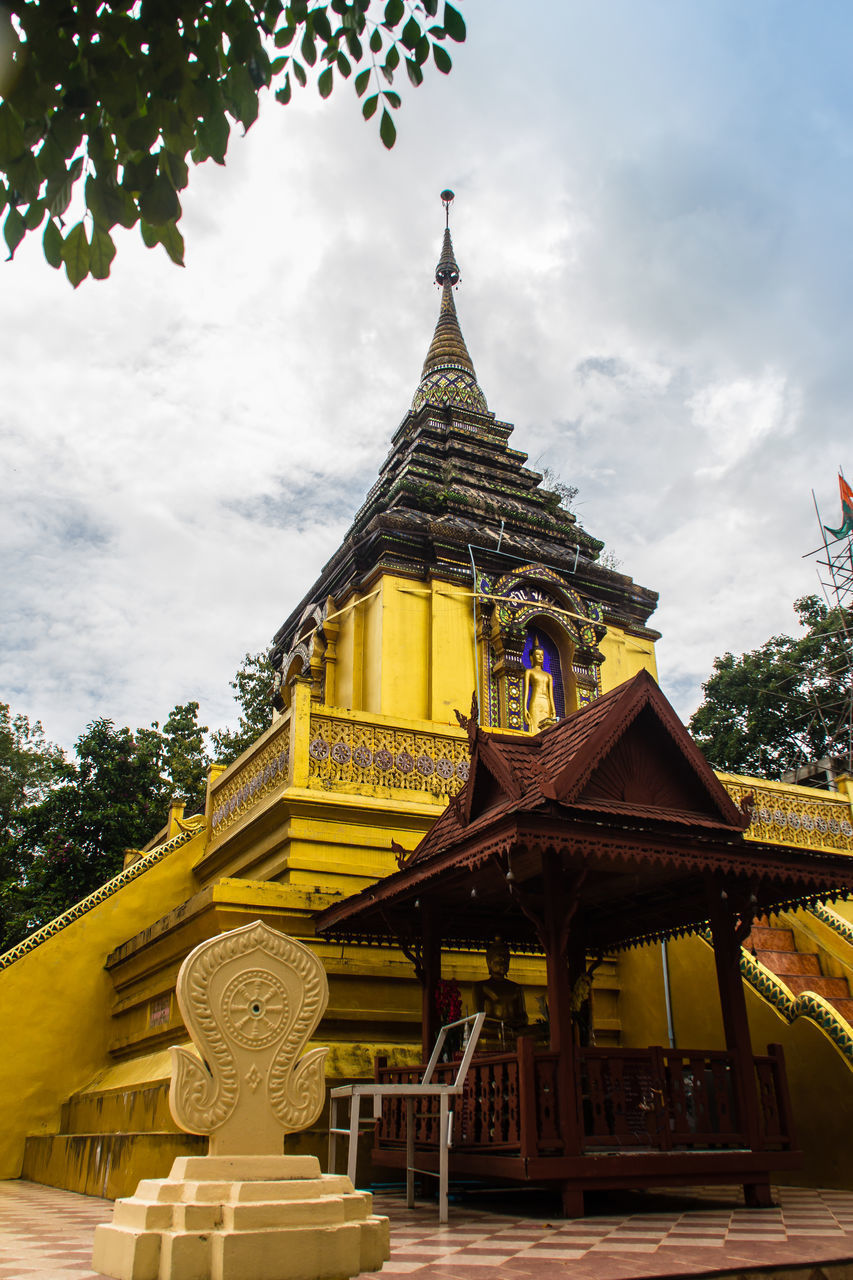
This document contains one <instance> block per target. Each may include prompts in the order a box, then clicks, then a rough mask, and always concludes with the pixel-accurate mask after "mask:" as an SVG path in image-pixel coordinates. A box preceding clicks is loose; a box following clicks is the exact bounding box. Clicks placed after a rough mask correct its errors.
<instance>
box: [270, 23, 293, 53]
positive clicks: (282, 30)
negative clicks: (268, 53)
mask: <svg viewBox="0 0 853 1280" xmlns="http://www.w3.org/2000/svg"><path fill="white" fill-rule="evenodd" d="M295 35H296V27H279V29H278V31H276V33H275V47H276V48H277V49H286V48H287V46H288V45H289V44H293V37H294V36H295Z"/></svg>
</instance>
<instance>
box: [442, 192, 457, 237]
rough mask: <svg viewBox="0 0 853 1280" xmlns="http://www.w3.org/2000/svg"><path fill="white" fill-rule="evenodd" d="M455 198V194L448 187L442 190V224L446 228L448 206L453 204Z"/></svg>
mask: <svg viewBox="0 0 853 1280" xmlns="http://www.w3.org/2000/svg"><path fill="white" fill-rule="evenodd" d="M455 199H456V197H455V195H454V194H453V192H452V191H450V190H449V189H448V190H447V191H442V193H441V203H442V204H443V205H444V225H445V227H448V228H449V226H450V206H451V205H452V204H453V201H454V200H455Z"/></svg>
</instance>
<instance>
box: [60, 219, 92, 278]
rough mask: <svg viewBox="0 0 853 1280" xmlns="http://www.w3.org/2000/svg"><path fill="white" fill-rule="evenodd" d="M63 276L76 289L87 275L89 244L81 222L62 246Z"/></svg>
mask: <svg viewBox="0 0 853 1280" xmlns="http://www.w3.org/2000/svg"><path fill="white" fill-rule="evenodd" d="M62 261H63V262H64V263H65V274H66V275H67V276H68V279H69V280H70V281H71V283H72V284H73V286H74V288H75V289H76V288H77V286H78V285H79V284H80V282H81V281H83V280H85V279H86V276H87V275H88V274H89V242H88V240H87V239H86V228H85V227H84V226H83V223H82V222H78V223H77V225H76V227H72V228H71V230H70V231H69V232H68V235H67V236H66V237H65V240H64V241H63V244H62Z"/></svg>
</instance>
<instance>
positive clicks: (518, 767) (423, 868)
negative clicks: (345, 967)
mask: <svg viewBox="0 0 853 1280" xmlns="http://www.w3.org/2000/svg"><path fill="white" fill-rule="evenodd" d="M460 719H461V720H462V722H463V723H464V724H465V725H466V726H467V729H468V734H469V741H470V748H471V768H470V775H469V778H468V781H467V783H466V786H465V788H464V790H463V791H462V792H461V793H460V795H459V796H457V798H456V799H455V800H454V801H452V802H451V804H450V805H449V806H448V807H447V809H446V810H445V811H444V813H443V814H442V816H441V817H440V818H439V819H438V821H437V822H436V823H435V826H434V827H433V828H432V830H431V831H430V832H429V833H428V835H427V836H426V837H425V838H424V839H423V840H422V841H421V843H420V844H419V845H418V846H417V848H416V849H415V850H414V851H413V852H412V853H410V854H408V855H402V856H401V858H400V869H399V870H398V871H397V872H395V873H394V874H393V875H391V876H389V877H387V878H386V879H385V880H382V881H380V882H379V883H377V884H375V885H373V886H371V887H370V888H368V889H365V890H363V891H362V892H361V893H358V894H356V895H354V896H352V897H350V898H346V899H344V900H343V901H341V902H340V903H337V904H335V905H333V906H332V907H329V908H328V909H327V910H326V911H324V912H323V913H322V914H321V916H320V917H319V918H318V920H317V928H318V931H319V932H321V933H324V934H326V935H327V936H335V937H340V938H345V939H350V940H359V941H362V942H367V943H370V942H374V943H384V944H387V943H388V942H389V941H392V942H393V941H396V942H397V943H398V945H400V946H401V947H402V948H403V949H404V951H405V952H406V954H408V955H409V956H410V957H411V958H412V960H413V961H414V963H415V967H416V970H417V973H418V976H419V978H420V980H421V982H422V984H423V1049H424V1061H426V1058H427V1056H428V1053H429V1049H430V1048H431V1046H432V1044H433V1043H434V1039H435V1035H436V1033H437V1014H436V1005H435V1000H434V991H435V986H436V983H437V981H438V979H439V977H440V971H441V947H442V944H450V945H457V946H464V947H478V946H479V947H483V946H485V945H486V944H487V943H488V942H489V940H490V939H491V938H492V937H494V935H495V933H496V931H497V932H499V933H500V934H501V935H502V937H503V938H505V939H506V941H507V942H508V943H509V945H510V947H512V948H513V949H515V950H523V951H534V952H539V953H544V956H545V964H546V972H547V1001H548V1011H549V1025H548V1040H547V1042H545V1043H542V1044H538V1043H536V1042H535V1037H533V1036H531V1035H519V1036H518V1039H517V1043H515V1044H514V1045H513V1046H512V1048H511V1049H509V1048H508V1049H507V1050H506V1051H500V1052H483V1053H478V1055H477V1056H476V1057H475V1059H474V1061H473V1063H472V1066H471V1070H470V1071H469V1075H468V1081H467V1083H466V1088H465V1094H464V1096H463V1100H462V1105H461V1107H460V1108H459V1109H458V1110H457V1114H456V1116H455V1119H454V1126H455V1128H454V1135H453V1151H452V1154H451V1169H452V1171H453V1172H454V1173H455V1174H456V1175H457V1176H472V1177H484V1176H485V1177H495V1178H500V1179H504V1180H511V1181H530V1182H546V1181H547V1182H556V1183H558V1184H559V1185H560V1187H561V1189H562V1195H563V1205H564V1210H565V1212H566V1214H567V1216H576V1215H579V1214H582V1213H583V1193H584V1191H585V1190H588V1189H593V1188H607V1187H610V1188H624V1187H641V1186H652V1185H672V1184H676V1183H685V1184H691V1183H692V1184H707V1183H713V1182H741V1183H742V1184H743V1186H744V1189H745V1192H746V1196H747V1200H748V1203H750V1204H754V1205H761V1204H768V1203H769V1187H770V1172H771V1170H785V1169H788V1170H790V1169H795V1168H796V1167H797V1166H798V1164H799V1163H800V1159H801V1157H800V1153H799V1152H798V1150H797V1147H796V1139H795V1135H794V1133H793V1131H792V1123H791V1109H790V1105H789V1101H788V1093H787V1086H786V1079H785V1067H784V1062H783V1059H782V1052H781V1048H780V1047H779V1046H773V1045H771V1046H769V1047H768V1049H767V1052H766V1053H765V1054H763V1055H759V1056H756V1055H754V1053H753V1049H752V1045H751V1043H750V1032H749V1025H748V1022H747V1013H746V1003H745V999H744V992H743V988H742V985H741V976H740V953H741V943H742V942H743V941H744V939H745V938H746V936H747V934H748V933H749V931H750V927H751V923H752V921H753V918H754V917H755V916H756V915H760V914H762V913H766V912H768V911H772V910H774V909H782V908H784V907H791V906H794V905H800V904H803V903H808V902H813V901H815V900H817V899H823V898H837V897H842V896H847V895H848V894H849V893H850V892H851V890H853V859H851V858H849V857H848V856H846V855H844V854H831V853H816V852H812V851H810V850H807V849H792V848H787V847H784V848H783V847H780V846H776V845H771V844H762V843H759V842H756V841H746V840H745V839H744V831H745V829H746V827H747V826H748V825H749V821H750V813H749V810H748V808H747V810H746V811H741V810H740V809H738V808H737V807H736V806H735V804H734V803H733V802H732V800H731V799H730V798H729V796H728V794H727V793H726V791H725V790H724V788H723V787H722V785H721V784H720V782H719V781H718V780H717V778H716V776H715V775H714V773H713V771H712V770H711V768H710V767H709V765H708V764H707V762H706V761H705V759H704V757H703V756H702V755H701V753H700V752H699V751H698V749H697V748H696V746H695V745H694V743H693V742H692V740H691V739H690V737H689V735H688V733H687V731H686V730H685V728H684V726H683V725H682V724H681V722H680V721H679V719H678V717H677V716H676V715H675V712H674V711H673V709H672V708H671V706H670V705H669V703H668V702H667V700H666V698H665V697H664V696H663V694H662V693H661V691H660V690H659V688H658V686H657V685H656V684H655V682H654V680H653V679H652V677H651V676H649V675H648V674H647V673H646V672H641V673H640V674H639V675H637V676H636V677H635V678H634V679H633V680H631V681H629V682H628V683H626V684H624V685H622V686H620V687H618V688H616V689H614V690H613V691H612V692H610V693H608V694H605V695H604V696H602V697H600V698H599V699H597V700H596V701H595V702H593V703H591V704H590V705H589V706H587V707H584V708H583V709H581V710H580V711H578V712H576V713H575V714H574V715H571V716H569V717H568V718H567V719H565V720H563V721H560V722H559V723H558V724H556V725H554V726H552V727H551V728H548V729H545V730H543V731H542V732H541V733H539V734H538V735H536V736H535V737H527V736H522V735H519V734H506V733H505V734H501V733H484V732H483V731H482V730H481V729H480V728H479V726H478V724H477V721H476V710H475V712H474V714H472V716H471V718H470V719H467V718H465V717H460ZM706 929H709V930H710V936H711V939H712V942H713V948H714V955H715V960H716V972H717V979H718V985H719V992H720V1002H721V1008H722V1018H723V1026H724V1031H725V1043H726V1048H725V1050H705V1049H702V1048H696V1049H689V1050H687V1049H681V1048H679V1049H668V1048H660V1047H652V1048H597V1047H594V1046H590V1045H588V1044H584V1043H581V1041H582V1039H583V1038H584V1037H582V1036H581V1035H579V1034H578V1026H577V1021H576V1019H574V1018H573V1013H572V996H573V993H576V992H577V991H578V990H579V988H578V986H577V985H576V984H577V983H578V979H579V978H583V976H584V975H585V974H586V971H587V964H588V957H590V956H592V957H593V958H595V957H596V956H601V955H603V954H604V953H607V952H611V951H613V950H616V949H619V948H623V947H626V946H631V945H635V944H639V943H642V942H646V941H650V940H652V939H655V938H665V937H667V936H671V935H675V934H679V933H684V932H690V931H703V930H706ZM580 989H581V990H582V987H581V988H580ZM576 1003H577V1002H576ZM448 1069H449V1070H452V1067H451V1066H450V1065H449V1067H448ZM379 1078H380V1079H382V1080H387V1081H394V1080H396V1081H400V1082H408V1081H413V1080H415V1079H417V1078H418V1068H417V1067H412V1069H411V1070H410V1071H399V1070H397V1071H396V1072H395V1071H391V1070H389V1069H387V1068H386V1069H384V1070H383V1071H382V1072H381V1073H380V1076H379ZM417 1126H418V1128H417V1134H416V1140H417V1143H418V1145H419V1146H422V1148H423V1150H422V1152H421V1153H420V1154H419V1156H418V1159H419V1161H420V1162H425V1166H426V1167H431V1166H430V1165H429V1162H430V1161H431V1160H432V1159H433V1155H434V1152H433V1150H432V1147H433V1143H434V1140H435V1138H436V1137H437V1125H436V1121H435V1119H434V1118H433V1117H431V1116H430V1115H429V1114H425V1115H422V1116H421V1117H420V1118H419V1120H418V1121H417ZM373 1155H374V1160H375V1162H376V1163H378V1164H380V1165H385V1166H392V1167H401V1166H402V1165H403V1164H404V1162H405V1134H404V1132H403V1111H402V1108H401V1107H400V1106H399V1105H398V1104H394V1103H393V1102H392V1103H386V1106H385V1109H384V1111H383V1116H382V1120H381V1122H380V1124H379V1126H378V1128H377V1134H376V1139H375V1147H374V1152H373ZM436 1158H437V1157H436Z"/></svg>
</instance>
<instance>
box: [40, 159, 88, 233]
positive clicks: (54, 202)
mask: <svg viewBox="0 0 853 1280" xmlns="http://www.w3.org/2000/svg"><path fill="white" fill-rule="evenodd" d="M82 172H83V157H82V156H78V157H77V159H76V160H75V161H74V163H73V164H72V165H71V168H70V169H69V170H68V171H67V172H66V173H63V174H62V175H61V177H59V178H55V179H54V178H52V179H51V180H50V182H49V183H48V184H47V191H46V192H45V200H46V201H47V208H48V212H49V213H50V214H51V215H52V216H53V217H55V218H61V217H62V215H63V213H64V212H65V210H66V209H67V208H68V206H69V204H70V203H71V189H72V187H73V186H74V183H75V182H76V181H77V179H78V178H79V177H80V174H81V173H82Z"/></svg>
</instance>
